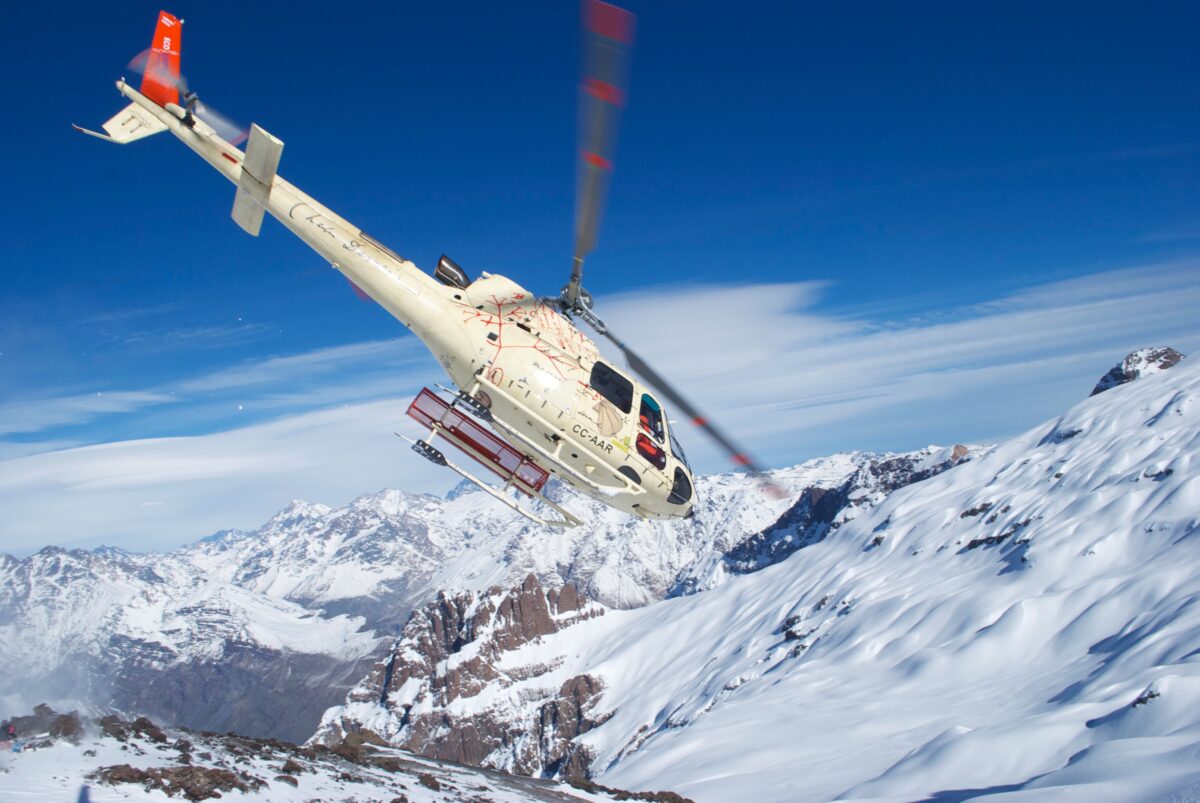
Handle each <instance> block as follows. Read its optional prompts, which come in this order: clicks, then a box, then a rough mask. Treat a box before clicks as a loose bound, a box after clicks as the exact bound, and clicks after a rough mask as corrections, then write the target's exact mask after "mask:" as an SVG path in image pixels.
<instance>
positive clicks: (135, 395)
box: [0, 337, 435, 453]
mask: <svg viewBox="0 0 1200 803" xmlns="http://www.w3.org/2000/svg"><path fill="white" fill-rule="evenodd" d="M430 370H435V369H434V363H433V360H432V358H431V357H429V355H428V353H427V352H426V351H425V349H424V347H423V346H422V345H421V342H420V341H419V340H417V339H416V338H415V337H403V338H395V339H391V340H379V341H368V342H365V343H354V344H350V345H346V346H334V347H329V348H322V349H316V350H313V351H308V352H303V353H300V354H294V355H287V356H279V357H269V358H267V359H262V360H248V361H246V362H244V363H241V364H239V365H236V366H233V367H230V368H223V369H220V370H217V371H213V372H210V373H207V374H202V375H200V376H196V377H192V378H190V379H185V380H182V381H179V382H172V383H167V384H163V385H158V386H155V387H152V388H145V389H139V390H120V391H105V392H96V393H84V394H74V393H73V394H66V395H62V396H57V397H47V398H40V399H34V400H26V401H20V402H9V403H6V404H0V436H3V435H16V434H22V435H29V434H34V433H44V432H51V431H53V430H54V429H55V428H58V427H69V426H79V425H85V424H89V423H92V422H95V421H97V420H99V419H102V418H103V417H105V416H117V415H129V414H135V413H137V414H146V413H147V412H148V411H150V410H151V409H152V408H157V407H159V406H161V405H164V404H171V405H172V411H171V416H172V420H174V421H175V422H176V423H177V425H178V426H179V427H180V428H186V427H187V426H189V425H191V424H197V423H200V422H212V421H223V422H226V424H225V425H226V426H228V421H229V416H230V412H231V411H232V410H234V409H236V408H238V407H239V406H240V407H241V408H242V411H243V412H246V413H247V414H251V415H258V416H263V415H276V414H280V413H285V412H300V411H308V410H313V409H318V408H322V407H328V406H331V405H334V404H350V403H357V402H361V401H366V400H370V399H378V398H382V397H385V396H395V395H397V394H400V393H404V392H406V391H408V390H411V389H412V388H413V387H414V386H416V385H417V384H419V381H420V380H419V379H418V377H419V376H420V377H426V378H427V374H428V373H429V371H430ZM55 440H57V439H54V438H50V439H48V441H47V442H54V441H55ZM74 440H76V441H78V438H75V439H74ZM0 447H4V448H7V449H8V451H10V452H11V451H21V452H22V453H28V451H29V450H28V448H27V447H24V446H23V445H21V444H7V445H6V444H0Z"/></svg>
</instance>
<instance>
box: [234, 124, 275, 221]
mask: <svg viewBox="0 0 1200 803" xmlns="http://www.w3.org/2000/svg"><path fill="white" fill-rule="evenodd" d="M282 155H283V142H282V140H279V139H276V138H275V137H273V136H271V135H270V134H268V133H267V132H266V131H263V130H262V129H261V128H259V127H258V126H257V125H252V126H251V127H250V141H249V142H248V143H247V144H246V158H245V159H243V160H242V175H241V178H239V179H238V188H237V196H236V197H235V198H234V199H233V220H234V222H235V223H237V224H238V225H239V226H241V227H242V229H244V230H245V232H246V233H247V234H249V235H251V236H253V237H257V236H258V232H259V231H260V230H261V229H262V221H263V213H264V212H265V210H266V208H267V199H268V198H269V197H270V195H271V185H272V184H274V183H275V173H276V171H277V170H279V158H280V157H281V156H282Z"/></svg>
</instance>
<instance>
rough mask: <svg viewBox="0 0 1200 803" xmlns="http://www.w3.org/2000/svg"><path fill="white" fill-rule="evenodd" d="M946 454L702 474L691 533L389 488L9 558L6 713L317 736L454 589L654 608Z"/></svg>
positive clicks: (600, 513) (3, 559) (664, 525)
mask: <svg viewBox="0 0 1200 803" xmlns="http://www.w3.org/2000/svg"><path fill="white" fill-rule="evenodd" d="M940 454H941V451H939V450H938V449H936V447H930V448H929V449H926V450H922V451H921V452H918V453H914V454H912V455H907V456H896V455H875V454H867V453H855V454H847V455H835V456H833V457H829V458H822V459H819V460H813V461H810V462H808V463H805V464H802V465H800V466H796V467H794V468H790V469H784V470H780V471H776V472H773V473H772V478H773V482H774V483H775V485H777V486H780V487H782V488H784V489H785V490H786V491H787V492H788V497H790V498H784V499H775V498H773V497H771V496H770V495H769V494H768V493H767V492H766V489H765V488H764V485H763V483H762V482H761V481H760V480H758V479H754V478H749V477H746V476H745V475H742V474H725V475H716V476H709V477H702V478H700V479H699V480H698V482H697V485H698V492H699V494H700V498H701V501H700V502H699V503H698V505H697V515H696V517H695V518H693V519H690V520H687V521H674V522H644V521H638V520H634V519H631V518H629V517H628V516H625V515H624V514H622V513H619V512H617V511H614V510H611V509H609V508H606V507H604V506H603V505H600V504H599V503H597V502H594V501H593V500H590V499H587V498H583V497H578V496H572V497H571V498H570V499H569V500H568V501H567V503H568V504H569V505H570V506H571V507H572V508H573V509H574V510H575V511H576V512H577V513H578V514H580V515H581V518H583V519H584V520H585V521H587V522H588V525H587V526H585V527H580V528H577V529H574V530H568V531H562V530H552V529H549V528H544V527H536V526H533V525H531V524H530V523H529V522H528V521H527V520H526V519H524V518H522V517H520V516H518V515H517V514H516V513H514V512H513V511H511V510H509V509H508V508H506V507H504V506H502V505H497V504H494V503H493V502H492V501H491V499H490V497H488V496H487V495H485V494H483V493H482V492H478V491H475V490H474V487H473V486H469V487H467V488H460V489H458V490H457V491H456V492H454V493H452V494H450V495H449V496H448V497H447V498H446V499H438V498H434V497H430V496H424V495H414V494H406V493H403V492H400V491H382V492H379V493H375V494H369V495H367V496H364V497H361V498H359V499H357V500H355V501H354V502H352V503H351V504H349V505H347V506H345V507H342V508H337V509H332V508H329V507H326V506H323V505H316V504H308V503H305V502H299V501H297V502H293V503H292V504H291V505H289V506H288V507H286V508H285V509H284V510H282V511H281V512H280V513H279V514H277V515H276V516H274V517H273V518H272V519H271V520H270V521H268V522H267V523H266V524H264V525H263V526H262V527H260V528H258V529H257V530H254V531H250V532H240V531H226V532H222V533H218V534H217V535H214V536H212V537H210V538H206V539H204V540H202V541H200V542H198V543H195V544H192V545H189V546H187V547H184V548H181V549H179V550H176V551H175V552H172V553H169V554H160V555H134V554H129V553H125V552H122V551H120V550H114V549H100V550H96V551H93V552H86V551H80V550H74V551H65V550H62V549H57V548H53V547H49V548H46V549H44V550H42V551H41V552H39V553H37V554H35V555H33V556H31V557H29V558H26V559H23V560H18V559H16V558H12V557H10V556H0V651H2V652H3V654H5V655H7V656H10V657H12V658H13V659H14V660H13V661H12V663H11V666H10V671H9V672H8V673H7V674H5V675H3V676H0V702H2V703H4V704H5V708H6V709H8V710H17V709H21V708H28V707H30V706H32V705H33V704H34V703H36V702H40V701H42V700H50V701H53V702H56V703H58V704H59V705H60V706H63V707H69V706H74V705H83V706H93V707H99V708H106V707H115V708H116V709H117V710H121V711H128V712H136V713H146V714H149V715H152V716H155V717H158V718H161V719H163V720H165V721H168V722H171V723H176V724H181V725H187V726H190V727H194V728H203V729H207V730H221V731H225V730H235V731H238V732H241V733H246V734H251V735H263V736H277V737H286V738H291V739H301V740H302V739H304V738H307V737H308V736H309V735H310V734H311V733H312V730H313V728H315V727H316V726H317V723H318V721H319V719H320V715H321V713H322V712H323V711H324V710H325V709H326V708H327V707H329V706H331V705H333V704H335V703H337V702H338V701H340V700H342V699H343V698H344V697H345V694H346V692H347V690H349V689H350V688H351V687H352V686H353V685H354V683H355V681H357V680H360V679H361V678H362V676H363V675H364V673H365V672H366V669H367V668H368V667H369V666H370V665H371V664H372V663H373V661H374V660H376V659H377V658H378V657H379V656H380V655H381V654H383V652H384V651H385V650H386V649H387V644H388V642H386V641H384V640H383V639H382V636H384V635H394V634H395V633H396V632H397V631H399V629H400V628H401V626H402V625H403V624H404V622H406V621H407V620H408V617H409V614H410V613H411V612H412V610H413V608H414V607H415V606H418V605H420V604H422V603H424V602H426V601H428V600H430V599H432V598H434V596H435V595H436V594H437V593H438V592H439V591H441V590H446V591H449V592H452V593H453V592H456V591H470V592H479V591H482V590H485V589H488V588H490V587H492V586H494V585H502V586H507V585H511V584H512V583H514V582H520V581H521V580H522V579H523V578H525V577H526V576H527V575H530V574H532V575H534V576H535V577H536V578H537V579H538V581H539V582H540V583H541V584H543V585H544V586H545V587H546V588H548V589H555V588H561V587H562V586H564V585H565V584H568V583H569V584H571V585H572V586H574V587H576V588H578V589H580V590H581V591H582V593H584V594H586V595H588V596H589V597H590V598H592V599H594V600H596V601H599V602H601V603H603V604H605V605H607V606H610V607H614V608H630V607H636V606H639V605H644V604H647V603H649V602H653V601H655V600H658V599H661V598H662V597H664V596H666V595H667V593H668V592H669V591H670V590H671V589H673V588H678V587H679V586H680V583H681V582H682V581H681V578H693V577H695V576H700V573H701V569H702V567H705V566H708V565H710V564H713V563H714V561H715V562H716V563H717V564H718V565H723V564H722V563H721V561H722V559H723V557H724V556H725V554H726V553H727V552H729V551H730V550H733V549H735V548H737V547H738V545H739V544H743V543H744V542H745V541H746V539H748V538H750V537H752V536H755V534H757V533H761V532H762V531H763V530H764V529H767V528H770V527H772V526H773V525H774V526H775V529H774V530H772V532H776V533H777V532H780V531H781V530H780V527H779V526H778V525H776V522H777V520H778V519H779V517H780V516H781V515H782V514H784V513H785V512H787V511H788V509H789V506H790V505H791V499H794V498H796V497H803V496H804V495H805V494H811V493H815V492H818V491H820V489H826V488H829V489H835V490H836V489H841V491H840V492H841V493H842V496H846V493H848V492H846V488H855V489H859V490H862V491H863V493H866V492H867V491H866V489H868V488H870V489H872V490H871V493H872V494H874V496H872V497H871V498H872V499H874V498H875V497H877V496H879V495H880V493H882V491H883V490H886V489H885V488H883V486H881V485H879V484H878V483H877V482H875V481H874V480H872V479H871V478H872V477H874V476H875V475H876V474H879V473H880V467H884V466H892V467H893V468H894V467H895V466H901V469H900V470H899V471H896V470H891V469H889V470H888V471H886V472H884V473H885V474H886V475H887V476H889V477H891V478H892V479H891V480H889V481H894V484H899V485H902V484H904V483H905V482H907V481H911V480H912V479H914V478H917V477H918V476H920V475H921V474H920V472H921V471H922V470H923V469H921V467H922V466H925V465H926V464H927V463H929V462H930V461H931V460H934V461H935V462H936V460H940V459H941V458H940V457H938V458H936V460H935V458H934V457H933V456H935V455H940ZM960 457H961V455H960ZM956 459H957V458H956ZM943 463H944V465H943V467H944V466H945V465H949V464H950V463H945V462H944V461H943ZM856 477H859V478H861V477H866V478H868V480H869V481H868V482H866V483H865V484H864V483H859V482H858V481H856V480H855V479H854V478H856ZM860 485H861V486H862V487H861V488H860ZM556 493H559V494H564V491H563V490H562V489H559V490H558V491H556ZM863 498H864V499H865V498H866V497H863ZM844 501H845V500H844ZM793 518H795V517H794V515H793ZM814 526H815V525H814ZM784 537H785V538H786V536H784ZM775 540H776V541H779V540H780V539H778V538H776V539H775ZM776 553H777V554H779V555H783V554H786V549H782V548H781V549H777V550H776ZM731 571H736V569H733V570H731ZM703 577H704V583H705V584H707V585H713V584H715V583H716V582H718V581H719V578H718V579H713V577H712V572H707V573H704V574H703Z"/></svg>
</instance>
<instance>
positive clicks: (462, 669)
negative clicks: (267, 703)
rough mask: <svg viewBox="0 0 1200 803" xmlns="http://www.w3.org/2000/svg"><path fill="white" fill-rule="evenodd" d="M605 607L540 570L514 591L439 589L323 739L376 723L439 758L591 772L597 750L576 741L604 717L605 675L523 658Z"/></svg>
mask: <svg viewBox="0 0 1200 803" xmlns="http://www.w3.org/2000/svg"><path fill="white" fill-rule="evenodd" d="M603 612H604V608H602V607H601V606H599V605H597V604H595V603H592V602H589V601H588V600H586V599H585V598H583V597H582V596H581V595H580V594H579V593H578V591H576V589H575V588H574V587H573V586H569V585H568V586H564V587H563V588H562V589H551V590H550V591H546V590H545V589H544V588H543V587H542V585H541V583H540V582H538V579H537V578H536V577H535V576H534V575H532V574H531V575H529V576H528V577H526V578H525V580H524V581H523V582H522V583H521V584H520V585H519V586H515V587H513V588H511V589H508V590H504V589H501V588H499V587H493V588H491V589H489V590H488V591H487V592H485V593H482V594H478V595H477V594H475V593H472V592H469V591H464V592H458V593H454V594H448V593H445V592H441V593H439V594H438V596H437V598H436V599H435V600H434V601H433V602H431V603H429V604H428V605H426V606H424V607H423V608H420V609H418V610H416V611H414V612H413V614H412V616H411V617H410V619H409V621H408V623H407V624H406V625H405V627H404V632H403V634H402V635H401V637H400V639H399V640H397V642H396V644H395V645H394V646H393V648H392V650H391V652H390V654H389V655H388V656H387V658H386V659H385V660H383V661H381V662H380V663H379V664H377V665H376V667H375V669H374V670H373V671H372V672H371V673H370V675H368V677H367V678H366V679H365V680H364V681H363V682H362V683H360V684H359V686H358V687H357V688H355V689H354V690H353V691H352V692H351V693H350V695H349V696H348V697H347V702H346V705H344V706H340V707H338V708H335V709H331V710H330V711H329V712H327V713H326V715H325V718H324V720H323V721H322V725H321V728H320V729H319V730H318V732H317V734H316V736H314V737H313V741H314V742H316V743H321V744H326V745H336V744H339V743H341V742H342V741H344V740H345V739H346V738H347V737H352V736H354V735H356V734H362V733H364V732H367V731H371V732H373V733H376V734H379V735H382V736H383V737H384V738H386V739H387V741H388V742H389V743H391V744H393V745H395V746H397V747H401V748H403V749H405V750H410V751H412V752H415V753H419V754H421V755H424V756H428V757H430V758H435V759H439V760H445V761H456V762H459V763H463V764H471V765H475V766H484V767H490V768H494V769H503V770H506V771H508V772H515V773H518V774H521V775H546V776H559V777H586V774H587V771H588V767H589V764H590V761H591V754H590V753H589V752H588V751H587V750H586V749H585V748H584V747H583V746H581V745H579V744H576V743H575V742H574V739H575V738H576V737H577V736H579V735H581V734H584V733H587V732H588V731H589V730H591V729H592V728H594V727H596V726H597V725H599V724H601V723H602V722H603V721H604V719H605V717H603V716H598V715H597V714H596V713H595V711H596V707H597V702H598V701H599V699H600V697H601V694H602V692H603V688H604V684H603V681H602V680H601V679H600V678H599V677H596V676H594V675H590V674H579V675H572V676H570V677H565V678H563V677H562V673H561V672H559V671H558V669H559V667H558V665H557V664H556V663H554V662H551V663H541V662H539V661H537V660H528V661H522V660H520V659H519V658H518V657H516V656H515V655H514V654H515V653H519V651H520V650H521V649H522V648H523V647H525V646H527V645H530V644H535V643H537V642H538V641H539V639H541V637H543V636H547V635H550V634H552V633H557V632H559V631H560V630H562V629H564V628H567V627H572V626H575V625H578V624H580V623H582V622H584V621H586V620H588V619H591V618H593V617H596V616H599V615H601V614H603ZM485 692H486V694H485Z"/></svg>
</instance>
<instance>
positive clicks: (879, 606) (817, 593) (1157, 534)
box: [316, 361, 1200, 801]
mask: <svg viewBox="0 0 1200 803" xmlns="http://www.w3.org/2000/svg"><path fill="white" fill-rule="evenodd" d="M1189 363H1190V361H1184V362H1182V363H1180V364H1179V365H1177V366H1176V367H1174V368H1172V369H1171V370H1170V371H1168V372H1165V373H1159V374H1156V375H1148V376H1143V377H1142V378H1140V379H1139V380H1138V381H1136V382H1133V383H1128V384H1123V385H1121V386H1118V387H1113V388H1111V389H1109V390H1108V391H1107V392H1105V393H1103V394H1101V395H1097V396H1093V397H1091V398H1089V399H1087V400H1085V401H1083V402H1081V403H1080V404H1079V405H1077V406H1076V407H1074V408H1073V409H1072V410H1070V411H1069V412H1067V413H1066V414H1065V415H1063V416H1061V417H1060V418H1058V419H1055V420H1053V421H1050V422H1047V423H1045V424H1043V425H1040V426H1037V427H1035V428H1033V429H1032V430H1030V431H1029V432H1027V433H1025V434H1024V435H1022V436H1020V437H1017V438H1014V439H1013V440H1011V441H1008V442H1006V443H1004V444H1002V445H1000V446H998V447H996V448H995V449H994V450H991V451H990V452H988V453H987V454H984V455H982V456H980V457H978V458H977V459H973V460H970V461H965V462H962V463H961V464H959V465H956V466H955V467H954V468H953V469H952V470H946V471H943V472H941V473H940V474H937V475H936V476H932V477H929V478H927V479H925V480H924V481H923V482H918V483H915V484H910V485H907V486H905V487H901V488H898V489H896V490H893V491H892V492H891V493H889V494H888V495H887V496H886V497H885V498H882V499H879V500H876V503H875V504H872V505H865V506H860V507H859V508H858V509H857V510H856V511H854V514H853V515H847V516H845V517H843V518H842V519H840V520H839V521H840V522H841V523H840V526H839V527H838V528H836V531H834V532H830V530H831V529H832V528H828V527H827V528H825V530H824V532H823V537H820V538H812V539H807V540H804V543H803V544H802V545H801V548H799V549H797V550H795V551H793V552H792V553H791V554H790V555H789V556H787V557H786V559H783V560H780V561H778V562H774V563H771V561H765V562H764V564H765V565H764V567H763V568H760V569H759V570H757V571H754V572H752V573H749V574H741V575H736V576H734V575H732V574H730V573H728V572H726V573H725V574H723V575H722V576H721V578H720V579H721V582H718V583H714V584H699V585H698V588H707V590H704V591H702V592H701V593H694V594H687V595H684V596H679V597H676V598H671V599H666V600H664V601H660V602H656V603H654V604H649V605H645V606H643V607H640V608H637V609H631V610H613V609H611V608H609V609H602V608H595V607H594V604H593V603H587V602H581V601H579V600H577V599H572V600H571V601H570V603H569V604H568V605H566V606H565V609H564V606H563V604H562V601H561V593H562V592H558V591H555V590H553V589H549V590H548V589H545V588H542V587H541V585H540V584H539V583H538V578H537V577H530V578H528V579H527V580H526V581H525V582H524V583H522V584H521V585H520V586H519V587H513V588H510V589H509V590H502V589H499V588H497V589H494V590H492V591H489V592H486V593H484V594H474V595H462V596H444V597H443V598H440V599H439V600H437V601H436V602H435V603H434V604H433V605H432V606H431V607H429V608H427V609H425V610H423V611H421V612H420V613H418V614H417V615H414V617H413V619H412V620H411V621H410V622H409V625H408V626H407V627H406V629H405V632H404V634H403V636H402V638H401V639H399V640H398V641H397V643H396V645H395V648H394V650H393V651H392V653H391V654H390V655H388V656H387V657H386V659H385V660H384V661H383V662H382V663H381V664H379V665H378V666H377V668H376V670H374V671H373V672H372V673H371V674H370V675H369V676H368V677H367V678H366V679H365V680H364V681H363V683H361V684H360V685H359V687H358V688H357V689H356V690H355V691H354V692H352V694H351V695H350V697H349V698H348V700H347V702H346V704H345V705H343V706H340V707H338V708H335V709H332V710H331V711H329V712H327V714H326V716H325V719H324V722H323V726H322V729H321V730H320V731H319V733H318V734H317V737H316V738H317V740H319V741H320V740H329V741H337V740H338V739H340V738H342V737H344V736H345V735H346V734H354V733H359V734H361V733H362V732H363V731H366V730H370V731H372V732H373V733H375V734H379V735H381V736H384V737H385V738H387V739H388V740H390V741H391V742H393V743H396V744H407V745H412V746H416V747H418V749H423V750H426V751H430V752H436V751H438V750H441V749H444V748H445V747H446V746H447V745H449V744H451V743H452V741H453V740H454V739H455V738H459V739H460V740H461V739H462V738H463V737H465V736H466V735H467V734H472V735H473V736H474V737H475V738H474V740H473V741H472V742H471V745H472V749H473V750H475V751H476V753H477V755H474V756H464V757H465V758H466V759H467V760H477V761H479V762H481V763H483V764H485V765H488V766H494V767H498V768H505V769H513V770H521V771H526V772H545V773H559V774H563V773H564V772H570V771H578V770H579V769H580V768H581V767H586V768H587V771H588V772H589V773H590V774H591V776H592V777H594V778H596V779H597V780H599V781H600V782H601V783H605V784H609V785H612V786H620V787H623V788H633V789H636V788H646V787H652V786H653V787H667V788H671V789H674V790H676V791H678V792H680V793H682V794H684V795H687V796H688V797H691V798H694V799H696V800H698V801H724V800H744V799H753V800H761V801H771V800H779V801H784V800H786V801H797V800H829V799H835V798H836V799H861V800H866V799H871V800H897V801H898V800H914V799H947V800H956V799H965V798H966V797H972V796H978V795H986V794H993V793H994V794H999V793H1004V794H1006V795H1007V797H1006V799H1031V800H1032V799H1045V798H1047V797H1050V796H1054V795H1056V794H1057V795H1060V796H1062V797H1064V798H1065V797H1070V798H1071V799H1087V800H1121V801H1125V800H1159V799H1163V798H1164V797H1167V796H1169V795H1172V794H1174V795H1175V796H1176V798H1175V799H1180V800H1183V799H1193V798H1194V797H1195V796H1196V795H1197V794H1200V751H1198V749H1197V747H1198V745H1200V574H1198V573H1197V571H1196V567H1197V565H1200V540H1198V539H1200V472H1198V470H1197V469H1198V468H1200V364H1189ZM843 481H844V480H843ZM838 484H839V485H840V483H838ZM819 501H820V500H819V499H811V498H810V500H809V507H816V506H817V504H818V503H819ZM785 518H786V517H785ZM818 518H820V517H818ZM780 526H782V527H783V528H784V530H785V531H786V530H788V529H790V530H791V531H792V533H793V534H794V533H795V532H796V528H795V527H792V526H790V525H788V524H787V522H786V521H785V522H783V523H781V525H780ZM764 529H767V528H764ZM770 540H771V539H763V543H764V544H765V543H767V542H768V541H770ZM717 551H720V552H722V554H725V553H729V554H732V555H736V556H737V557H735V558H732V559H731V560H741V557H740V556H741V554H742V553H741V552H739V551H737V550H729V549H726V550H717ZM729 554H726V555H725V557H726V558H728V557H729ZM753 554H754V555H758V554H759V552H758V551H755V552H754V553H753ZM722 561H723V562H725V560H724V558H723V559H722ZM697 576H698V575H697ZM709 576H713V575H711V574H710V575H709ZM556 594H557V596H555V595H556ZM601 610H602V611H603V613H600V611H601ZM585 614H586V615H585ZM433 723H438V727H439V728H440V729H441V730H440V732H439V731H437V730H434V729H432V727H431V726H432V725H433ZM1063 787H1071V788H1070V789H1063Z"/></svg>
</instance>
